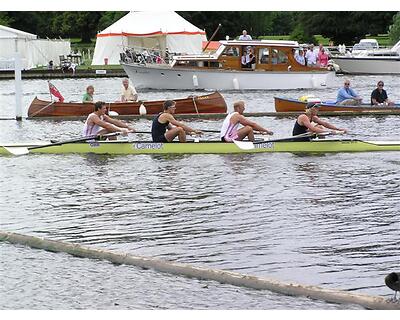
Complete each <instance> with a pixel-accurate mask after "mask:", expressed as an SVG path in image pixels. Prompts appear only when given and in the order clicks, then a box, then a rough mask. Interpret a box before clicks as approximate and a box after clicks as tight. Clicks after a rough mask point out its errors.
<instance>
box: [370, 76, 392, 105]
mask: <svg viewBox="0 0 400 320" xmlns="http://www.w3.org/2000/svg"><path fill="white" fill-rule="evenodd" d="M383 86H384V83H383V81H378V83H377V85H376V89H375V90H374V91H372V93H371V106H373V105H387V106H394V102H393V101H390V100H389V98H388V95H387V92H386V90H384V89H383Z"/></svg>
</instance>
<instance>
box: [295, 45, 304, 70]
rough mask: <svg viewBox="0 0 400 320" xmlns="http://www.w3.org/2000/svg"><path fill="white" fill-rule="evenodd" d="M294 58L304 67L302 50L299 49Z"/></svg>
mask: <svg viewBox="0 0 400 320" xmlns="http://www.w3.org/2000/svg"><path fill="white" fill-rule="evenodd" d="M294 58H295V59H296V61H297V62H298V63H300V64H301V65H303V66H304V65H305V64H306V61H305V60H304V51H303V49H302V48H300V49H299V52H298V53H296V54H295V56H294Z"/></svg>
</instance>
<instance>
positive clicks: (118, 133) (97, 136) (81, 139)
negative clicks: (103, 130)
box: [28, 132, 121, 150]
mask: <svg viewBox="0 0 400 320" xmlns="http://www.w3.org/2000/svg"><path fill="white" fill-rule="evenodd" d="M120 134H121V132H111V133H107V134H103V135H98V134H95V135H91V136H87V137H80V138H75V139H70V140H64V141H59V142H55V143H49V144H44V145H41V146H35V147H29V148H28V150H33V149H40V148H46V147H55V146H61V145H63V144H66V143H74V142H80V141H88V140H93V139H98V138H99V137H106V138H107V137H114V136H118V135H120Z"/></svg>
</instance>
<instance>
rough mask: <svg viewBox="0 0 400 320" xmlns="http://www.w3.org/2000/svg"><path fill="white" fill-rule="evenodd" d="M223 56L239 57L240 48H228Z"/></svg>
mask: <svg viewBox="0 0 400 320" xmlns="http://www.w3.org/2000/svg"><path fill="white" fill-rule="evenodd" d="M222 56H228V57H239V48H238V47H227V48H226V49H225V50H224V52H223V53H222Z"/></svg>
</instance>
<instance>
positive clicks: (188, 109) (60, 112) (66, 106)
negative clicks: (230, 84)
mask: <svg viewBox="0 0 400 320" xmlns="http://www.w3.org/2000/svg"><path fill="white" fill-rule="evenodd" d="M174 101H175V102H176V114H200V113H201V114H202V113H226V111H227V105H226V102H225V99H224V97H223V96H222V95H221V94H220V93H219V92H217V91H216V92H213V93H210V94H206V95H201V96H189V97H187V98H181V99H174ZM163 103H164V100H154V101H139V102H107V108H108V110H109V111H114V112H116V113H118V114H119V115H139V114H140V112H139V108H141V105H143V106H144V107H145V110H146V114H150V115H151V114H158V113H159V112H161V111H162V109H163ZM91 112H93V103H82V102H56V101H53V102H52V101H45V100H41V99H38V98H37V97H35V99H33V101H32V102H31V104H30V106H29V109H28V117H30V118H37V117H68V116H70V117H72V116H87V115H88V114H90V113H91Z"/></svg>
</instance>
